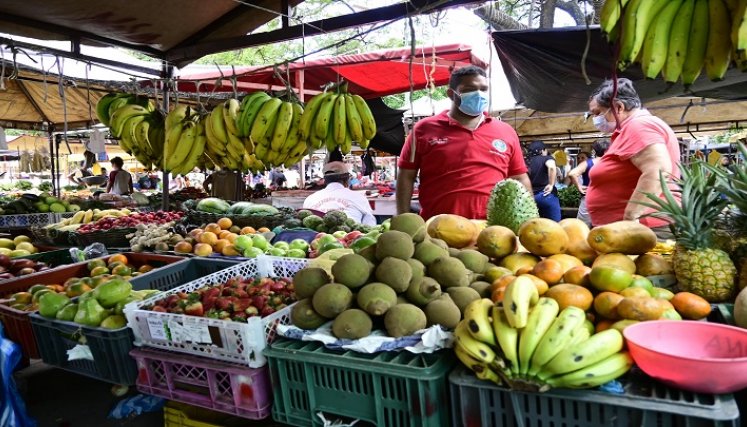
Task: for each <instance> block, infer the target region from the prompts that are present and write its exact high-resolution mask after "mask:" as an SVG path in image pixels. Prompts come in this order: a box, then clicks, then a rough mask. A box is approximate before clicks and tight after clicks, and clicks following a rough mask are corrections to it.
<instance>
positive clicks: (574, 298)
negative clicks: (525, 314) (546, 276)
mask: <svg viewBox="0 0 747 427" xmlns="http://www.w3.org/2000/svg"><path fill="white" fill-rule="evenodd" d="M544 296H546V297H548V298H552V299H554V300H555V301H557V303H558V305H559V306H560V310H561V311H562V310H563V309H564V308H566V307H569V306H574V307H578V308H580V309H581V310H583V311H587V310H589V309H590V308H591V305H592V303H593V302H594V296H593V295H592V294H591V291H589V290H588V289H586V288H584V287H583V286H578V285H571V284H569V283H562V284H560V285H555V286H552V287H550V289H548V290H547V292H545V295H544Z"/></svg>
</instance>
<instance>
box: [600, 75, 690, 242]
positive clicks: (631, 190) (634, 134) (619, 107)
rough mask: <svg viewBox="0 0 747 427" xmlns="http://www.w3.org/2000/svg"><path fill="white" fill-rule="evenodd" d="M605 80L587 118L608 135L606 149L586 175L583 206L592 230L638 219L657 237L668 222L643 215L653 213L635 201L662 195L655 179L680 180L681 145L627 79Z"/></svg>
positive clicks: (665, 233)
mask: <svg viewBox="0 0 747 427" xmlns="http://www.w3.org/2000/svg"><path fill="white" fill-rule="evenodd" d="M614 92H615V88H614V82H613V81H612V80H607V81H605V82H604V83H602V85H601V86H599V87H598V88H597V89H596V90H595V91H594V93H593V94H592V95H591V97H590V98H589V115H591V116H592V117H593V121H594V125H595V126H596V127H597V129H599V130H600V131H602V132H607V133H612V135H611V137H610V140H611V143H610V146H609V148H608V149H607V151H606V152H605V153H604V156H602V157H601V159H600V160H599V161H598V162H597V163H595V165H594V167H593V168H592V169H591V172H590V173H589V186H588V188H587V190H586V206H587V208H588V210H589V215H590V216H591V222H592V224H593V225H594V226H600V225H605V224H609V223H611V222H615V221H620V220H631V221H639V222H640V223H641V224H643V225H646V226H648V227H650V228H651V229H652V230H653V231H654V232H655V233H659V235H660V236H667V235H669V230H668V222H667V221H666V220H664V219H660V218H655V217H650V216H645V215H646V214H647V213H649V212H651V210H650V209H649V208H647V207H645V206H643V205H641V204H639V203H638V202H643V201H648V198H647V197H646V195H645V194H646V193H650V194H657V195H659V196H661V182H660V180H659V176H660V175H663V176H664V177H665V179H667V180H669V181H670V182H671V180H673V179H677V178H679V177H680V169H679V161H680V147H679V143H678V141H677V137H676V136H675V134H674V132H673V131H672V129H671V128H670V127H669V126H668V125H667V124H666V123H665V122H664V121H663V120H661V119H660V118H658V117H655V116H653V115H652V114H651V113H650V112H648V111H647V110H645V109H643V108H642V107H641V99H640V98H639V97H638V93H637V92H636V90H635V88H634V87H633V82H631V81H630V80H628V79H625V78H620V79H617V95H616V96H615V97H614V98H613V93H614Z"/></svg>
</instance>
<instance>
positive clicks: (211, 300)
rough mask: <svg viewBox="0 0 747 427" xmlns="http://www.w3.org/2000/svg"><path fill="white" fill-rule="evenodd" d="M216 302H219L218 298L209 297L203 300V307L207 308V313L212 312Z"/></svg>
mask: <svg viewBox="0 0 747 427" xmlns="http://www.w3.org/2000/svg"><path fill="white" fill-rule="evenodd" d="M216 302H218V297H207V298H203V299H202V305H203V307H205V311H208V310H211V309H212V308H213V307H215V304H216Z"/></svg>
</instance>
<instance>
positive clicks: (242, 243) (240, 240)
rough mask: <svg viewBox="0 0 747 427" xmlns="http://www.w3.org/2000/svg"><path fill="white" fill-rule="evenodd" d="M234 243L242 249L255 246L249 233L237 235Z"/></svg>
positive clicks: (237, 247)
mask: <svg viewBox="0 0 747 427" xmlns="http://www.w3.org/2000/svg"><path fill="white" fill-rule="evenodd" d="M233 245H234V246H235V247H236V249H238V250H240V251H245V250H247V249H249V248H251V247H252V246H254V245H253V243H252V238H251V237H250V236H247V235H242V236H239V237H237V238H236V241H234V242H233Z"/></svg>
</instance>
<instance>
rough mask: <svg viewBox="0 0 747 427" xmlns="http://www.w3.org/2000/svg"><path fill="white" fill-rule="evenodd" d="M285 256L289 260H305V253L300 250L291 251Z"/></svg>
mask: <svg viewBox="0 0 747 427" xmlns="http://www.w3.org/2000/svg"><path fill="white" fill-rule="evenodd" d="M285 256H287V257H289V258H306V251H304V250H301V249H291V250H289V251H288V253H287V254H286V255H285Z"/></svg>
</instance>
